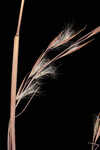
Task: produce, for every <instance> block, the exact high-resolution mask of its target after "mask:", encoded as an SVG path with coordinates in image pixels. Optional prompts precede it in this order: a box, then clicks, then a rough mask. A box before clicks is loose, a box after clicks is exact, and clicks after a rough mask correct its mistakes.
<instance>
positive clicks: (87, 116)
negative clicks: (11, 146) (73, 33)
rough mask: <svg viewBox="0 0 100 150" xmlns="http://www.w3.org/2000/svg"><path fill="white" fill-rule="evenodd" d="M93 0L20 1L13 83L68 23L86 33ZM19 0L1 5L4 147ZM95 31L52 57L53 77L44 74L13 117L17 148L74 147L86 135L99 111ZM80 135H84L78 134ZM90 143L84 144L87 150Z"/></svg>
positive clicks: (95, 17) (0, 129)
mask: <svg viewBox="0 0 100 150" xmlns="http://www.w3.org/2000/svg"><path fill="white" fill-rule="evenodd" d="M98 6H99V4H98V3H94V2H89V1H86V2H85V1H81V2H80V3H79V2H78V1H75V2H74V1H33V0H26V2H25V7H24V13H23V19H22V26H21V33H20V53H19V71H18V87H19V85H20V83H21V81H22V79H23V77H24V76H25V75H26V73H27V72H29V71H30V70H31V68H32V66H33V64H34V62H35V60H36V59H37V58H38V56H39V55H40V54H41V52H42V50H44V49H45V48H46V47H47V46H48V44H49V42H50V41H51V40H52V39H53V38H54V37H55V36H56V35H57V34H58V33H59V32H60V31H61V30H62V29H64V27H66V25H67V24H68V23H71V24H74V25H75V29H80V28H82V27H84V26H85V25H86V24H87V32H88V31H90V30H91V29H94V28H95V27H97V26H99V25H100V19H99V8H98ZM19 7H20V0H18V1H14V0H9V2H8V3H5V2H4V4H1V8H3V9H1V10H2V11H1V53H0V55H1V63H0V65H1V66H0V70H1V100H0V101H1V105H0V106H1V107H0V108H1V109H0V110H1V117H0V119H1V121H0V147H1V148H0V149H3V150H4V149H7V148H6V138H7V126H8V120H9V109H10V83H11V63H12V53H13V38H14V35H15V31H16V26H17V20H18V13H19ZM99 40H100V35H99V34H98V35H97V36H96V38H95V41H93V43H91V44H90V45H88V46H86V47H84V48H82V49H81V50H80V51H78V52H75V53H74V54H72V55H70V56H67V57H65V58H63V59H62V60H60V61H59V62H57V64H56V65H57V68H58V71H57V77H56V79H51V78H50V79H47V80H46V81H45V83H43V88H42V90H41V93H40V95H39V96H37V97H35V98H34V100H33V101H32V102H31V104H30V105H29V107H28V109H27V110H26V112H25V113H24V114H23V115H22V116H20V117H19V118H18V119H17V120H16V141H17V149H19V150H20V149H25V150H26V149H35V150H37V149H39V148H43V149H49V148H56V149H58V148H59V149H65V148H68V146H70V147H69V148H70V149H72V148H75V149H76V148H80V146H79V144H81V147H83V146H84V143H85V141H86V143H87V140H86V134H85V133H86V126H87V125H86V122H87V121H86V120H88V142H91V140H92V125H93V118H94V116H95V115H96V114H97V113H98V112H99V50H100V45H99V43H100V42H99ZM2 81H3V82H2ZM84 134H85V135H84ZM89 148H90V146H89V145H88V149H89Z"/></svg>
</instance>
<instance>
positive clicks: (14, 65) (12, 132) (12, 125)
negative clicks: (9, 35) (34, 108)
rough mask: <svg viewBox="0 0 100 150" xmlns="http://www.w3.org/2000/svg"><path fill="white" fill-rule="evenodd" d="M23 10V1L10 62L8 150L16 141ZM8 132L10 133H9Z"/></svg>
mask: <svg viewBox="0 0 100 150" xmlns="http://www.w3.org/2000/svg"><path fill="white" fill-rule="evenodd" d="M23 8H24V0H22V1H21V8H20V14H19V20H18V26H17V31H16V34H15V37H14V48H13V62H12V79H11V104H10V123H9V129H10V130H8V136H10V137H9V138H8V139H9V141H10V143H9V141H8V150H16V139H15V109H16V107H15V104H16V87H17V70H18V52H19V33H20V26H21V19H22V14H23ZM9 132H10V133H9Z"/></svg>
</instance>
